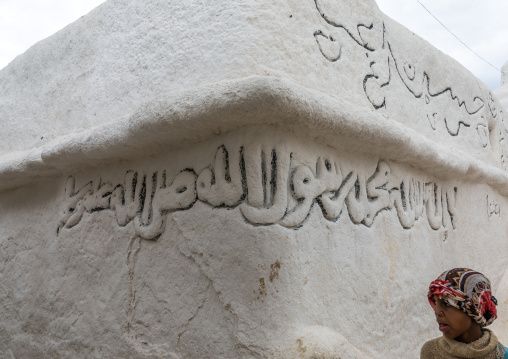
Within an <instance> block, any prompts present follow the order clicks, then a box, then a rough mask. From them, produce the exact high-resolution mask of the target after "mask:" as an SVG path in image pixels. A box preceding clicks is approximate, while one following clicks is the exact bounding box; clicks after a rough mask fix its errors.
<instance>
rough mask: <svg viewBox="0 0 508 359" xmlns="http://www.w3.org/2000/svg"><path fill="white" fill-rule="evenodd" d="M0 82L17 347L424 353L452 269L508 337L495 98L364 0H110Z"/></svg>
mask: <svg viewBox="0 0 508 359" xmlns="http://www.w3.org/2000/svg"><path fill="white" fill-rule="evenodd" d="M0 93H1V95H0V118H1V121H2V132H1V135H0V136H1V137H0V138H1V141H0V191H1V192H0V314H1V316H2V320H1V321H0V348H1V351H0V354H2V355H3V356H4V357H6V358H60V357H62V358H65V357H69V358H106V357H114V358H321V357H322V358H334V357H343V358H388V357H396V358H413V357H418V353H419V349H420V347H421V345H422V344H423V343H424V342H425V341H426V340H428V339H430V338H433V337H436V336H438V335H439V334H440V333H439V331H438V330H437V326H436V323H435V321H434V319H433V318H434V316H433V313H432V311H431V309H430V307H429V305H428V302H427V299H426V292H427V286H428V284H429V282H430V281H431V280H433V279H435V277H436V276H437V275H438V274H440V273H441V272H442V271H443V270H445V269H449V268H452V267H457V266H465V267H472V268H475V269H477V270H479V271H481V272H483V273H484V274H486V275H487V276H489V278H491V280H492V282H493V285H494V294H495V295H496V296H497V297H498V299H499V301H500V306H499V312H500V313H501V315H502V316H503V314H502V313H506V314H504V316H503V318H501V319H500V320H499V321H498V323H496V324H495V325H497V327H494V328H495V330H496V333H499V337H500V338H501V339H502V340H504V342H505V343H508V333H506V328H507V326H506V322H507V320H508V310H507V304H508V301H507V296H508V289H507V288H508V287H507V286H508V279H507V278H508V277H507V275H506V274H505V273H506V267H507V264H508V257H507V256H506V255H505V253H507V251H508V241H507V240H506V233H507V230H508V228H507V223H508V222H507V217H506V216H507V214H506V207H507V204H508V203H507V195H508V186H507V184H508V175H507V174H506V170H507V169H508V160H507V158H506V156H507V152H506V151H508V145H507V141H508V139H507V136H508V123H507V122H506V121H507V117H506V110H505V107H503V106H502V105H501V104H500V102H499V101H498V100H497V99H496V96H494V95H492V94H491V93H490V92H489V90H488V88H487V87H486V86H485V85H483V84H481V82H480V81H478V79H476V78H475V77H474V76H472V75H471V74H470V73H469V72H468V71H467V70H465V69H464V68H463V67H462V66H460V65H459V64H458V63H456V62H455V61H454V60H452V59H451V58H449V57H448V56H446V55H444V54H442V53H440V52H439V51H438V50H436V49H434V48H433V47H431V46H430V45H429V44H428V43H426V42H425V41H424V40H422V39H420V38H419V37H418V36H416V35H415V34H413V33H411V32H409V31H408V30H406V29H405V28H403V27H402V26H400V25H399V24H397V23H395V22H394V21H392V20H391V19H389V18H387V17H386V16H385V15H384V14H382V13H381V12H380V11H379V9H378V8H377V6H376V4H375V3H374V2H373V1H363V2H361V5H358V4H357V2H354V1H345V0H343V1H328V0H327V1H322V0H305V1H300V2H290V1H281V2H272V1H254V0H242V1H234V2H232V1H223V0H218V1H213V2H204V1H198V0H192V1H180V0H179V1H171V2H169V1H152V0H148V1H141V0H134V1H129V2H127V1H115V0H110V1H108V2H106V3H105V4H103V5H102V6H100V7H99V8H97V9H96V10H94V11H93V12H92V13H91V14H89V15H88V16H86V17H83V18H82V19H80V20H78V21H77V22H75V23H73V24H71V25H69V26H68V27H67V28H65V29H63V30H62V31H60V32H58V33H57V34H55V35H54V36H52V37H50V38H48V39H46V40H44V41H42V42H40V43H39V44H37V45H35V46H34V47H32V48H31V49H29V50H28V51H27V52H26V53H25V54H23V55H22V56H20V57H18V58H16V59H15V60H14V61H13V62H12V63H11V64H10V65H9V66H7V67H6V68H4V69H2V70H0ZM496 290H499V293H500V295H498V294H497V292H496ZM503 323H504V324H503Z"/></svg>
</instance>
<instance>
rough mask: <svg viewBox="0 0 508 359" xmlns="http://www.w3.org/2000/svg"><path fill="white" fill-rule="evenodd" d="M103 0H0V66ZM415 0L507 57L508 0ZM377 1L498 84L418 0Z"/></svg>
mask: <svg viewBox="0 0 508 359" xmlns="http://www.w3.org/2000/svg"><path fill="white" fill-rule="evenodd" d="M209 1H213V0H209ZM231 1H233V0H231ZM297 1H302V0H297ZM337 1H340V0H337ZM360 1H363V0H360ZM103 2H104V0H44V1H41V0H0V68H3V67H4V66H6V65H7V64H8V63H9V62H10V61H12V60H13V59H14V58H15V57H16V56H18V55H20V54H22V53H23V52H25V51H26V50H27V49H28V48H29V47H30V46H32V45H33V44H35V43H36V42H38V41H40V40H42V39H44V38H46V37H48V36H50V35H52V34H53V33H55V32H57V31H58V30H60V29H61V28H63V27H64V26H66V25H68V24H69V23H71V22H73V21H75V20H77V19H79V18H80V17H81V16H83V15H85V14H87V13H88V12H90V11H91V10H92V9H93V8H95V7H96V6H98V5H100V4H101V3H103ZM420 2H421V3H422V4H423V5H425V7H426V8H427V9H428V10H429V11H430V12H432V13H433V14H434V15H435V16H436V17H437V18H438V19H439V20H440V21H441V22H442V23H444V24H445V25H446V27H448V28H449V29H450V30H451V31H452V32H453V33H454V34H455V35H456V36H457V37H458V38H459V39H461V40H462V41H463V42H464V43H466V44H467V45H468V46H469V47H470V48H471V49H473V50H474V51H475V52H476V53H478V54H479V55H480V56H481V57H483V58H484V59H485V60H487V61H488V62H490V63H491V64H492V65H494V66H495V67H497V68H498V69H499V70H500V69H501V67H502V66H503V64H504V63H505V62H507V61H508V0H420ZM377 3H378V6H379V8H380V9H381V10H382V11H383V12H384V13H385V14H387V15H388V16H390V17H391V18H393V19H394V20H396V21H398V22H399V23H401V24H402V25H404V26H406V27H407V28H409V29H410V30H411V31H413V32H414V33H415V34H417V35H419V36H421V37H423V38H424V39H425V40H427V41H428V42H430V43H431V44H432V45H434V46H435V47H437V48H438V49H439V50H441V51H443V52H444V53H446V54H448V55H450V56H451V57H453V58H455V59H456V60H458V61H459V62H460V63H461V64H462V65H464V66H465V67H466V68H467V69H469V70H470V71H471V72H472V73H473V74H474V75H475V76H477V77H479V78H480V79H481V80H482V81H483V82H485V83H486V84H487V86H488V87H489V88H490V89H492V90H494V89H496V88H497V87H499V86H500V84H501V82H500V79H501V73H500V72H499V71H497V70H495V69H494V68H492V67H491V66H490V65H488V64H487V63H485V62H484V61H483V60H481V59H479V58H478V57H477V56H476V55H475V54H473V53H472V52H471V51H470V50H468V49H467V48H466V47H465V46H464V45H462V44H461V43H460V42H459V40H457V39H456V38H455V37H454V36H453V35H452V34H450V33H449V32H448V31H447V30H446V29H445V28H443V26H441V25H440V24H439V22H437V21H436V20H435V19H434V18H433V17H432V15H430V14H429V13H428V12H427V11H426V10H425V9H424V8H423V7H422V5H420V3H419V2H418V0H377Z"/></svg>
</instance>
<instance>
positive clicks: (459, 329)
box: [434, 296, 481, 343]
mask: <svg viewBox="0 0 508 359" xmlns="http://www.w3.org/2000/svg"><path fill="white" fill-rule="evenodd" d="M434 303H435V306H434V314H435V315H436V321H437V322H438V324H439V330H440V331H441V332H443V335H444V336H445V337H447V338H448V339H455V340H457V341H460V342H464V343H470V342H471V341H474V340H476V339H478V333H480V337H481V327H480V325H479V324H477V323H476V322H475V321H474V320H473V318H471V317H470V316H469V315H467V314H466V313H464V312H463V311H461V310H460V309H457V308H455V307H452V306H450V305H449V304H448V303H446V302H444V301H442V300H441V299H440V298H439V297H437V296H434Z"/></svg>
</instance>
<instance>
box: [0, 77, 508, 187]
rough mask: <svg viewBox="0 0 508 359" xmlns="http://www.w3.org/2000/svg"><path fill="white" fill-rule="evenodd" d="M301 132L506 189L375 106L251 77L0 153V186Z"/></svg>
mask: <svg viewBox="0 0 508 359" xmlns="http://www.w3.org/2000/svg"><path fill="white" fill-rule="evenodd" d="M266 125H268V126H276V127H279V128H287V130H288V131H291V132H303V131H305V133H306V134H308V135H309V136H311V137H312V138H314V139H315V140H317V141H320V142H321V143H325V144H327V145H330V146H332V147H334V148H346V149H348V150H350V151H356V152H360V153H366V154H373V155H376V156H379V157H382V158H384V159H390V160H394V161H397V162H401V163H406V164H409V165H411V166H413V167H416V168H419V169H421V170H424V171H427V172H428V173H430V174H433V175H434V176H437V177H439V178H445V179H450V178H457V179H459V178H460V179H461V180H469V181H473V182H482V183H486V184H489V185H491V186H492V187H493V188H495V189H496V190H497V191H499V192H500V193H501V194H502V195H508V174H506V173H505V172H504V171H502V170H501V169H499V168H497V167H495V166H494V165H492V164H488V163H485V162H483V161H481V160H479V159H477V158H474V157H473V156H471V155H469V154H467V153H464V152H463V151H460V150H457V149H452V148H448V147H445V146H443V145H440V144H438V143H435V142H433V141H432V140H429V139H428V138H426V137H424V136H422V135H420V134H419V133H417V132H416V131H414V130H412V129H409V128H407V127H406V126H404V125H402V124H400V123H399V122H396V121H394V120H391V119H389V118H385V117H384V116H382V115H380V114H378V113H376V112H374V111H373V110H370V111H369V110H361V109H358V107H355V106H353V105H351V104H349V103H348V102H346V101H343V100H341V99H338V98H335V97H332V96H329V95H326V94H324V93H321V92H319V91H316V90H311V89H308V88H305V87H302V86H300V85H296V84H294V83H292V82H289V81H286V80H281V79H276V78H271V77H259V76H252V77H247V78H241V79H237V80H233V81H224V82H220V83H216V84H213V85H207V86H203V87H199V88H195V89H192V90H188V91H184V92H180V93H169V94H167V95H166V96H164V97H160V98H159V99H158V100H155V101H152V102H149V103H147V104H146V105H144V106H142V107H141V108H139V109H138V110H137V111H136V112H135V113H134V114H133V115H132V116H130V117H129V118H127V119H123V120H119V121H115V122H110V123H106V124H105V125H102V126H97V127H95V128H92V129H90V130H87V131H85V132H82V133H77V134H73V135H70V136H66V137H62V138H60V139H58V140H57V141H54V142H53V143H51V144H48V145H46V146H44V147H40V148H35V149H33V150H30V151H26V152H18V153H14V154H10V155H8V156H4V157H3V158H0V191H3V190H7V189H11V188H15V187H19V186H22V185H25V184H27V183H30V182H33V181H35V180H38V179H40V178H42V177H47V176H52V175H58V174H60V173H63V171H68V170H74V169H78V168H84V167H87V166H95V165H98V164H101V163H106V162H113V161H118V160H123V159H129V158H139V157H143V156H147V155H150V154H154V153H156V152H158V151H161V150H162V149H164V148H168V147H179V146H183V145H186V144H189V143H192V142H198V141H203V140H206V139H207V138H210V137H212V136H214V135H217V134H220V133H224V132H228V131H231V130H234V129H239V128H241V127H243V126H266Z"/></svg>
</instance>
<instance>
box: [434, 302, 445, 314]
mask: <svg viewBox="0 0 508 359" xmlns="http://www.w3.org/2000/svg"><path fill="white" fill-rule="evenodd" d="M434 314H435V315H436V317H440V316H442V315H443V308H442V306H441V304H436V305H435V306H434Z"/></svg>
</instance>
